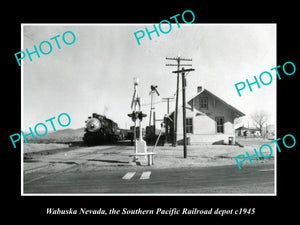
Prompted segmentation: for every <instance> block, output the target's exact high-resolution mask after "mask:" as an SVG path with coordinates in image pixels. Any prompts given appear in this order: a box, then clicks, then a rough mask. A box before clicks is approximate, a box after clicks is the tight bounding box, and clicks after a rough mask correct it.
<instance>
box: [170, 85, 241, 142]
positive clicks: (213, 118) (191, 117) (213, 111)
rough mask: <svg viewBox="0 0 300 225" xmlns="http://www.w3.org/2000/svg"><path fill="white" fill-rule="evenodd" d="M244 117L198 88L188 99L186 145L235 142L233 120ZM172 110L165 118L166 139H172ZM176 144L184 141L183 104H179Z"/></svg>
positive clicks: (219, 99) (228, 105) (217, 98)
mask: <svg viewBox="0 0 300 225" xmlns="http://www.w3.org/2000/svg"><path fill="white" fill-rule="evenodd" d="M242 116H245V114H244V113H242V112H241V111H239V110H238V109H236V108H234V107H233V106H231V105H230V104H228V103H227V102H225V101H224V100H222V99H221V98H219V97H217V96H216V95H214V94H213V93H211V92H210V91H208V90H206V89H204V88H202V87H198V88H197V93H196V94H195V95H194V96H193V97H192V98H190V99H189V100H187V105H186V133H187V134H186V136H187V143H188V144H199V143H210V144H235V129H234V120H235V119H236V118H239V117H242ZM173 121H174V111H173V112H171V113H170V114H169V115H167V116H166V117H165V124H166V135H167V141H168V142H169V143H170V142H172V141H173V136H174V123H173ZM177 123H178V126H177V144H181V143H182V142H183V126H182V124H183V121H182V106H178V116H177Z"/></svg>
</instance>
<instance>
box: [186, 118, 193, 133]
mask: <svg viewBox="0 0 300 225" xmlns="http://www.w3.org/2000/svg"><path fill="white" fill-rule="evenodd" d="M186 133H190V134H192V133H193V118H186Z"/></svg>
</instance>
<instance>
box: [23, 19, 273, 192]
mask: <svg viewBox="0 0 300 225" xmlns="http://www.w3.org/2000/svg"><path fill="white" fill-rule="evenodd" d="M171 24H175V23H171ZM144 25H152V23H126V24H122V23H121V24H118V23H95V24H91V23H21V51H22V50H23V49H24V45H23V37H24V33H23V28H24V26H144ZM195 25H199V26H227V25H230V26H243V25H247V26H249V25H250V26H251V25H253V26H258V25H276V27H275V32H276V37H275V38H276V46H275V47H276V56H275V57H276V59H275V61H276V65H277V44H278V43H277V35H278V34H277V23H224V24H223V23H221V24H220V23H193V24H180V26H195ZM23 81H24V79H23V64H21V129H22V130H23V128H24V117H23V106H24V104H23V103H24V102H23V100H24V98H23V91H24V87H23ZM275 87H276V99H277V79H275ZM275 111H276V113H275V119H276V121H275V139H277V100H276V102H275ZM22 139H23V138H21V196H212V197H213V196H277V151H273V154H274V167H275V168H274V193H271V194H260V193H257V194H252V193H249V194H243V193H241V194H170V193H157V194H155V193H145V194H133V193H123V194H120V193H109V194H101V193H100V194H99V193H88V194H87V193H84V194H83V193H82V194H68V193H65V194H57V193H53V194H40V193H29V194H28V193H24V172H23V164H24V157H23V155H24V151H23V147H24V144H23V140H22ZM273 149H274V150H275V149H276V144H275V143H274V148H273Z"/></svg>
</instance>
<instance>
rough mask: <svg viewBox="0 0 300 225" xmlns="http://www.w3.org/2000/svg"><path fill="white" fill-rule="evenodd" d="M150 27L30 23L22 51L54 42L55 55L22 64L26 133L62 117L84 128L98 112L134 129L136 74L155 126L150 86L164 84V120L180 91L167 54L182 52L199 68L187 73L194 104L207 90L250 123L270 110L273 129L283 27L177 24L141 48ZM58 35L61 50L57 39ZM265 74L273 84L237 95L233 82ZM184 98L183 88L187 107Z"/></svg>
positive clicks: (159, 111) (159, 114) (160, 110)
mask: <svg viewBox="0 0 300 225" xmlns="http://www.w3.org/2000/svg"><path fill="white" fill-rule="evenodd" d="M145 27H147V28H148V29H149V30H151V29H153V24H96V25H95V24H64V25H58V24H23V25H22V29H23V31H22V49H21V50H22V51H25V49H26V48H28V50H29V52H31V51H33V50H34V47H33V46H34V45H36V46H37V48H38V46H39V44H40V43H41V42H42V41H49V42H50V43H51V44H52V52H51V53H50V54H48V55H43V54H41V53H40V58H38V57H37V56H36V54H32V55H31V57H32V61H30V60H29V58H28V56H27V55H26V57H25V59H24V60H22V70H21V71H22V109H23V110H22V116H23V118H22V130H23V131H24V130H26V129H28V127H31V128H33V127H34V126H35V125H36V124H37V123H40V122H42V123H44V122H45V120H47V119H49V118H51V117H54V116H55V117H56V118H57V117H58V115H59V114H61V113H67V114H68V115H69V116H70V117H71V124H70V125H69V126H68V128H73V129H76V128H80V127H84V125H85V120H86V119H87V117H88V116H90V115H91V114H92V113H99V114H105V115H106V116H107V117H108V118H110V119H112V120H114V121H115V122H117V123H118V124H119V127H121V128H129V127H130V126H132V125H133V122H132V121H131V119H130V118H129V117H128V116H127V114H128V113H130V112H132V109H131V108H130V104H131V99H132V95H133V87H134V86H133V78H134V77H138V78H139V80H140V84H139V87H138V90H139V95H140V96H141V98H142V104H143V112H145V113H146V114H147V115H148V116H147V117H146V118H145V119H144V122H145V123H146V124H148V123H149V122H148V119H149V112H150V95H149V92H150V86H151V85H157V86H158V88H157V90H158V91H159V93H160V96H158V97H156V99H155V102H156V103H157V104H156V105H155V108H156V118H157V119H162V118H163V116H164V114H166V113H167V104H166V102H163V101H162V99H161V98H166V97H174V94H175V92H176V75H175V74H174V73H172V71H174V70H176V69H177V67H170V66H166V65H165V64H166V63H176V62H175V61H173V62H172V61H169V60H166V57H177V56H178V55H180V56H181V57H183V58H191V59H192V62H191V63H192V67H191V68H194V69H195V71H193V72H190V73H189V74H188V75H187V87H186V96H187V99H189V98H190V97H192V96H193V95H195V94H196V90H197V87H198V86H202V87H203V88H205V89H207V90H209V91H210V92H212V93H214V94H215V95H216V96H218V97H220V98H221V99H223V100H224V101H226V102H227V103H228V104H230V105H232V106H234V107H235V108H237V109H238V110H240V111H241V112H243V113H244V114H246V119H247V118H249V116H250V114H251V113H254V112H255V111H259V110H263V111H266V112H268V113H269V115H270V118H269V124H275V121H276V82H277V78H276V75H275V71H270V69H271V68H273V67H275V66H277V64H276V63H277V62H276V24H180V28H178V27H177V25H176V23H175V24H172V30H171V31H170V32H169V33H167V34H163V33H161V32H160V33H159V34H160V36H159V37H158V36H156V34H155V33H152V34H151V37H152V40H149V38H148V37H147V35H145V37H144V38H143V39H140V42H141V45H138V44H137V41H136V40H135V37H134V32H136V31H138V30H144V31H145ZM163 29H164V30H167V27H164V28H163ZM66 31H72V32H73V33H74V34H75V37H76V40H75V42H74V43H73V44H71V45H66V44H65V43H64V42H63V40H62V39H61V38H62V35H63V34H64V33H65V32H66ZM56 35H60V37H58V38H57V40H58V42H59V43H60V46H61V49H58V48H57V45H56V43H55V41H54V40H50V38H52V37H54V36H56ZM65 37H66V40H67V41H70V40H71V38H70V36H69V35H66V36H65ZM68 38H69V39H68ZM43 47H44V48H43V49H44V51H47V46H46V45H44V46H43ZM48 50H49V49H48ZM188 68H190V67H188ZM263 71H269V72H270V73H271V74H272V75H273V82H272V83H271V84H270V85H267V86H264V85H261V88H260V89H258V88H257V87H256V86H255V85H253V86H252V87H253V92H250V91H249V89H245V90H243V91H242V92H241V94H242V96H239V95H238V94H237V91H236V89H235V86H234V84H236V83H238V82H241V81H243V82H245V80H246V79H249V81H254V76H255V75H256V76H257V78H259V75H260V73H261V72H263ZM266 80H267V78H266ZM180 86H181V84H180ZM181 98H182V97H181V90H180V96H179V99H180V102H179V103H180V104H181ZM174 108H175V101H174V102H172V103H170V110H171V111H172V110H174ZM242 123H243V122H242ZM47 124H49V123H47ZM56 124H57V128H58V129H60V128H61V127H60V126H59V125H58V123H57V122H56ZM245 125H246V124H245ZM49 126H50V124H49Z"/></svg>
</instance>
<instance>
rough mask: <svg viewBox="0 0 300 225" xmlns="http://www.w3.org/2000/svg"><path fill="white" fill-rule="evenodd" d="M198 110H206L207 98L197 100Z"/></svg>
mask: <svg viewBox="0 0 300 225" xmlns="http://www.w3.org/2000/svg"><path fill="white" fill-rule="evenodd" d="M199 107H200V109H208V97H201V98H199Z"/></svg>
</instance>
